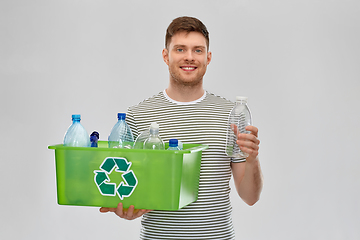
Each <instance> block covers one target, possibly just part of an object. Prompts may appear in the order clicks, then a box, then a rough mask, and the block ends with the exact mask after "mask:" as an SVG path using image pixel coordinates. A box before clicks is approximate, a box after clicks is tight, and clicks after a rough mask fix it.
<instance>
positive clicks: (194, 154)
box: [48, 141, 208, 210]
mask: <svg viewBox="0 0 360 240" xmlns="http://www.w3.org/2000/svg"><path fill="white" fill-rule="evenodd" d="M98 145H99V147H97V148H91V147H65V146H63V144H58V145H53V146H49V147H48V148H49V149H55V162H56V181H57V197H58V203H59V204H60V205H76V206H97V207H117V205H118V203H119V202H122V203H123V206H124V207H125V208H128V207H129V206H130V205H134V206H135V208H136V209H152V210H178V209H180V208H182V207H184V206H186V205H188V204H190V203H192V202H194V201H196V200H197V196H198V188H199V176H200V165H201V155H202V150H205V149H207V148H208V145H199V144H184V146H183V147H184V149H183V150H179V151H168V150H144V149H119V148H108V143H107V142H106V141H99V142H98Z"/></svg>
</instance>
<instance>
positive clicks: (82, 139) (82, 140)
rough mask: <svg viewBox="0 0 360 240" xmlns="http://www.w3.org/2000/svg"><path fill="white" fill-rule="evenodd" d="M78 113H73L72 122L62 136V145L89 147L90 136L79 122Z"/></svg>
mask: <svg viewBox="0 0 360 240" xmlns="http://www.w3.org/2000/svg"><path fill="white" fill-rule="evenodd" d="M80 120H81V116H80V114H73V115H72V121H73V123H72V124H71V126H70V127H69V128H68V130H67V132H66V133H65V137H64V146H68V147H89V146H90V138H89V135H88V133H87V132H86V130H85V128H84V127H83V126H82V125H81V123H80Z"/></svg>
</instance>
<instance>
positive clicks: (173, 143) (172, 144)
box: [169, 139, 178, 147]
mask: <svg viewBox="0 0 360 240" xmlns="http://www.w3.org/2000/svg"><path fill="white" fill-rule="evenodd" d="M177 146H178V140H177V139H170V140H169V147H177Z"/></svg>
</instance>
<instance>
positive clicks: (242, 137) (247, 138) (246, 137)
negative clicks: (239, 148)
mask: <svg viewBox="0 0 360 240" xmlns="http://www.w3.org/2000/svg"><path fill="white" fill-rule="evenodd" d="M238 140H239V141H248V142H253V143H255V144H256V145H259V144H260V140H259V139H258V138H257V137H256V136H254V135H252V134H247V133H240V134H239V135H238Z"/></svg>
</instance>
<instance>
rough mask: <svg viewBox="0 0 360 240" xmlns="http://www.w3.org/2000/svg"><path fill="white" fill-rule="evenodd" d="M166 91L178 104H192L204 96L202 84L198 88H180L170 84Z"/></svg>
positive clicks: (182, 86)
mask: <svg viewBox="0 0 360 240" xmlns="http://www.w3.org/2000/svg"><path fill="white" fill-rule="evenodd" d="M165 91H166V94H167V95H168V96H169V97H170V98H171V99H173V100H175V101H178V102H192V101H195V100H197V99H199V98H201V97H202V96H203V95H204V89H203V86H202V83H201V84H198V85H196V86H184V85H181V86H178V85H174V84H171V83H170V84H169V87H168V88H167V89H166V90H165Z"/></svg>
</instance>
